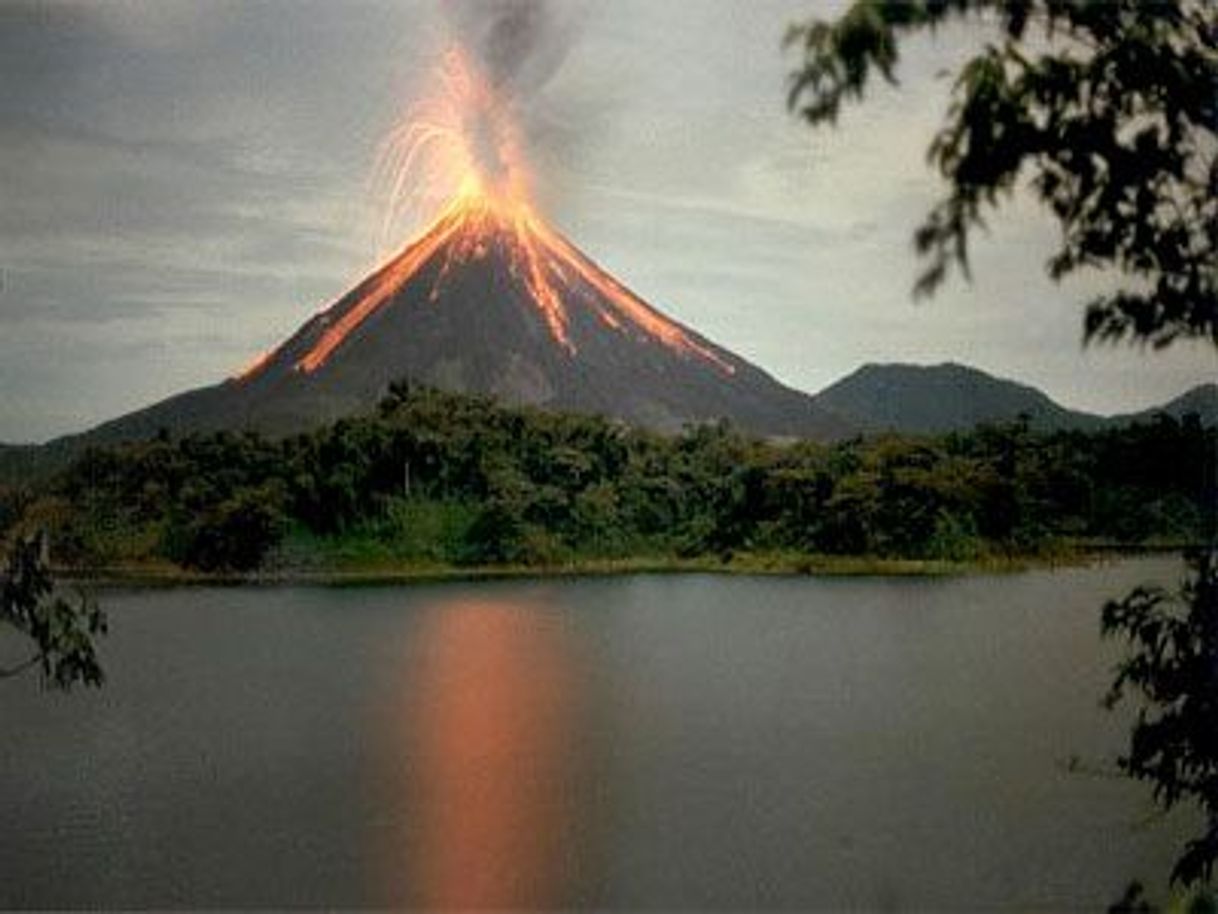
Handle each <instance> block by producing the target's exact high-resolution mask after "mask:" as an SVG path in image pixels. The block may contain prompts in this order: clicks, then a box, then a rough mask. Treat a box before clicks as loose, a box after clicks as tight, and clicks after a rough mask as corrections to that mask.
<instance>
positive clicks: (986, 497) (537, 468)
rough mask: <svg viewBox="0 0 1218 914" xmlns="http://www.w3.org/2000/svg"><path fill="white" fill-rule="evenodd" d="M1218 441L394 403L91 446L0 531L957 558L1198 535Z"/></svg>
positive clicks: (444, 558) (1, 493)
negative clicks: (720, 421) (668, 427)
mask: <svg viewBox="0 0 1218 914" xmlns="http://www.w3.org/2000/svg"><path fill="white" fill-rule="evenodd" d="M1216 434H1218V433H1216V431H1215V430H1214V429H1213V428H1209V429H1206V428H1204V427H1203V426H1202V425H1201V423H1200V422H1198V421H1197V420H1196V419H1195V418H1185V419H1184V420H1177V419H1174V418H1171V417H1167V416H1162V417H1158V418H1156V419H1155V420H1154V421H1153V422H1150V423H1144V424H1136V425H1133V426H1131V427H1127V428H1122V429H1106V430H1099V431H1095V432H1081V431H1056V432H1042V431H1036V430H1033V429H1032V428H1030V427H1029V424H1028V423H1027V422H1026V421H1021V422H1015V423H1009V424H1003V425H991V426H982V427H980V428H978V429H976V430H975V431H972V432H968V433H952V434H948V435H942V436H936V437H930V436H922V437H913V436H894V435H885V436H879V437H875V438H867V439H862V438H859V439H854V440H851V441H846V442H842V443H838V444H833V445H823V444H814V443H810V442H799V443H777V442H767V441H764V440H761V439H758V438H754V437H749V436H747V435H744V434H742V433H740V432H738V431H736V430H734V429H733V428H731V427H729V426H727V425H714V426H702V427H697V428H690V429H688V430H686V431H685V432H684V433H682V434H679V435H675V436H662V435H658V434H654V433H650V432H646V431H641V430H638V429H634V428H630V427H627V426H624V425H622V424H619V423H615V422H611V421H608V420H604V419H599V418H593V417H586V416H576V415H563V414H553V413H544V412H540V411H536V410H531V409H517V408H506V407H503V406H500V405H498V404H496V403H495V402H494V401H492V400H490V399H487V398H483V397H474V396H462V395H456V394H449V393H441V392H439V391H436V390H433V389H429V388H411V387H408V386H407V385H395V386H394V387H393V388H392V389H391V393H390V395H389V396H388V397H387V398H386V399H385V400H384V401H383V402H382V404H381V405H380V407H379V409H378V410H377V411H376V412H375V413H373V414H370V415H367V416H362V417H358V418H354V419H349V420H343V421H340V422H337V423H335V424H333V425H330V426H327V427H325V428H324V429H322V430H320V431H317V432H315V433H312V434H307V435H299V436H296V437H293V438H287V439H279V440H275V439H268V438H264V437H260V436H258V435H255V434H252V433H242V434H234V433H223V432H222V433H217V434H210V435H195V436H188V437H183V438H172V437H170V436H169V435H168V434H161V435H159V436H158V437H156V438H154V439H152V440H149V441H146V442H143V443H139V444H130V445H124V446H121V447H114V448H104V449H93V450H90V451H88V452H87V453H85V454H84V455H83V456H82V457H80V458H79V459H77V460H76V461H75V462H74V463H72V464H71V465H70V466H69V467H68V468H67V469H66V470H64V471H62V472H60V473H58V474H57V475H56V476H55V477H54V478H53V480H51V481H50V482H47V483H43V484H40V485H38V486H37V487H35V488H8V489H3V490H0V531H5V532H6V534H7V535H8V536H13V535H15V534H17V533H19V532H28V531H30V530H33V529H46V530H48V531H49V533H50V535H51V538H52V549H53V554H54V556H55V557H56V559H57V560H58V561H59V562H61V563H65V564H69V565H73V566H77V567H81V568H94V569H96V568H119V567H123V568H133V567H135V568H138V567H141V566H159V567H165V566H167V565H169V564H172V565H173V566H177V567H181V568H187V569H197V570H201V571H214V572H232V571H237V572H242V571H252V570H255V569H258V568H270V569H278V570H294V569H300V570H334V569H342V568H354V569H359V568H363V569H375V568H435V569H443V568H454V567H464V566H504V565H523V566H555V565H562V564H568V563H575V564H578V563H588V562H595V561H598V560H631V559H641V558H648V559H656V560H663V559H672V560H689V559H707V560H708V561H709V560H713V561H715V562H719V561H724V560H727V559H730V558H732V557H736V558H739V557H740V556H782V557H785V558H783V560H782V562H783V563H786V564H790V565H792V566H793V567H798V563H799V557H808V556H817V555H821V556H826V555H827V556H872V557H884V558H892V559H922V560H946V561H961V562H968V561H976V560H982V559H986V558H994V557H1010V556H1016V557H1018V556H1028V555H1036V554H1045V553H1051V552H1053V551H1054V550H1057V549H1061V548H1062V547H1063V545H1064V544H1074V545H1077V544H1080V543H1082V544H1088V543H1090V544H1096V543H1105V544H1116V543H1120V544H1145V543H1149V542H1156V541H1157V542H1163V543H1167V542H1172V543H1178V542H1181V541H1188V540H1195V539H1196V538H1197V537H1198V536H1199V534H1200V531H1201V522H1202V516H1203V512H1204V511H1205V510H1207V508H1208V506H1211V505H1213V504H1214V499H1215V483H1214V465H1215V460H1214V455H1215V453H1216V447H1218V441H1216Z"/></svg>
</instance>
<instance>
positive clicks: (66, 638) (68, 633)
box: [0, 536, 106, 689]
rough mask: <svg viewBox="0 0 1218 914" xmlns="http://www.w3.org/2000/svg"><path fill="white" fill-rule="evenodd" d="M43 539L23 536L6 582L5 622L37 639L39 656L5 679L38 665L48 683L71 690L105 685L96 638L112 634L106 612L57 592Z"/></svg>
mask: <svg viewBox="0 0 1218 914" xmlns="http://www.w3.org/2000/svg"><path fill="white" fill-rule="evenodd" d="M45 552H46V542H45V540H44V539H43V538H42V537H40V536H39V537H30V538H19V539H18V540H17V541H16V542H15V543H14V545H13V548H12V551H11V553H10V555H9V557H8V563H7V568H6V571H5V575H4V578H3V580H2V581H0V624H2V625H5V626H10V627H12V628H14V629H16V630H17V631H18V632H20V633H21V634H22V635H25V636H26V637H27V638H29V640H31V641H32V642H33V643H34V651H35V652H34V654H33V656H31V657H30V658H29V659H28V660H27V661H25V662H24V663H21V664H19V665H17V666H15V667H11V668H7V669H0V678H7V677H9V676H15V675H17V674H19V673H21V672H24V671H25V670H27V669H31V668H33V667H37V668H38V670H39V671H40V672H41V674H42V680H43V682H44V683H45V684H47V685H49V686H51V687H53V688H60V689H69V688H71V687H72V685H74V684H76V683H81V684H83V685H87V686H99V685H101V683H102V680H103V678H104V676H103V673H102V668H101V665H100V664H99V663H98V660H97V652H96V649H95V646H94V640H95V639H96V638H97V637H98V636H99V635H103V634H105V632H106V616H105V614H104V613H103V612H102V611H101V610H100V609H99V608H98V606H97V604H96V603H95V602H94V601H92V600H90V599H88V598H86V597H85V596H83V595H82V596H81V597H80V599H79V602H78V603H76V604H73V603H70V602H68V601H67V600H65V599H63V598H62V597H59V596H56V594H55V585H54V582H53V581H52V579H51V574H50V571H49V570H48V567H47V560H46V555H45Z"/></svg>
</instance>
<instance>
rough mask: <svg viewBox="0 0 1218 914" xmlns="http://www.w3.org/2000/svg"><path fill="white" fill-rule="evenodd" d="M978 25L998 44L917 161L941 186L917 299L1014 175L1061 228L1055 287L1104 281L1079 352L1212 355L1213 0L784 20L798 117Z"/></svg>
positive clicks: (1087, 2) (937, 1) (957, 90)
mask: <svg viewBox="0 0 1218 914" xmlns="http://www.w3.org/2000/svg"><path fill="white" fill-rule="evenodd" d="M974 14H975V15H977V16H979V17H982V18H984V19H985V20H987V21H992V22H993V24H994V26H995V31H996V33H997V34H996V38H995V41H994V42H992V43H990V44H988V45H987V46H986V47H985V49H984V50H983V51H981V53H979V54H978V55H977V56H975V57H974V58H972V59H971V60H970V61H968V62H967V63H966V64H965V65H964V66H963V67H962V68H961V70H960V72H959V73H958V74H957V77H956V81H955V84H954V87H953V89H952V93H951V96H952V97H951V104H950V107H949V109H948V113H947V117H946V120H945V122H944V124H943V125H942V127H941V129H940V130H939V132H938V134H937V135H936V136H935V137H934V139H933V141H932V142H931V144H930V148H929V150H928V158H929V160H930V162H931V164H932V165H933V166H934V167H935V168H936V169H937V171H938V172H939V174H940V175H941V176H942V177H943V179H944V181H945V183H946V185H947V192H946V194H945V196H944V197H943V198H942V199H941V200H940V202H939V203H938V204H937V205H935V206H934V207H933V208H932V209H931V211H930V212H929V213H928V214H927V216H926V218H925V220H924V221H923V223H922V225H921V226H920V227H919V228H918V229H917V231H916V233H915V236H914V241H915V245H916V248H917V250H918V252H919V253H920V254H921V255H922V256H923V257H924V258H925V259H926V268H925V270H924V272H923V273H922V274H921V276H920V277H919V279H918V280H917V283H916V285H915V293H916V294H917V295H928V294H930V293H933V292H934V291H935V290H936V289H937V288H938V287H939V285H940V284H941V283H942V282H943V281H944V279H945V278H946V277H947V275H948V273H949V271H950V270H951V269H952V268H953V267H955V268H958V269H959V270H960V271H961V272H962V273H963V274H964V275H965V276H966V277H967V276H968V271H969V256H968V250H969V240H970V238H971V235H972V232H973V231H974V230H975V229H976V228H978V227H981V226H983V225H984V216H985V213H986V211H987V210H990V209H997V208H999V207H1000V206H1001V204H1002V203H1003V202H1004V201H1006V200H1009V199H1010V198H1011V196H1012V195H1013V193H1014V191H1015V190H1016V188H1017V187H1018V185H1019V184H1020V182H1021V181H1022V180H1025V179H1026V181H1027V183H1028V185H1029V186H1030V187H1031V189H1032V191H1033V192H1034V193H1035V194H1036V195H1037V197H1039V199H1040V200H1041V202H1043V203H1044V204H1045V205H1046V206H1047V207H1048V209H1049V210H1050V211H1051V212H1052V213H1053V215H1054V216H1055V217H1056V218H1057V220H1058V222H1059V223H1060V225H1061V230H1062V235H1061V245H1060V247H1059V249H1058V250H1057V251H1056V253H1054V255H1053V256H1052V257H1051V259H1050V260H1049V262H1048V264H1047V267H1048V272H1049V274H1050V276H1052V277H1053V278H1054V279H1060V278H1062V277H1064V276H1066V275H1068V274H1070V273H1073V272H1075V271H1076V270H1080V269H1084V268H1098V269H1111V270H1115V271H1116V272H1117V273H1119V274H1120V275H1121V276H1122V277H1123V279H1124V282H1123V284H1122V285H1123V287H1122V288H1121V289H1119V290H1118V291H1116V292H1113V293H1111V294H1105V295H1101V296H1099V297H1097V298H1095V299H1094V300H1093V301H1091V302H1090V303H1089V304H1088V306H1087V312H1086V320H1085V337H1086V339H1088V340H1093V339H1098V340H1112V341H1116V340H1121V339H1130V340H1135V341H1139V342H1149V343H1152V344H1154V345H1155V346H1166V345H1168V344H1169V343H1171V342H1172V341H1173V340H1176V339H1179V338H1188V337H1193V338H1208V339H1209V340H1211V341H1213V342H1214V343H1215V344H1216V345H1218V270H1215V268H1214V264H1215V263H1218V154H1216V151H1218V50H1216V48H1218V4H1215V3H1213V2H1212V0H1100V2H1095V0H855V2H854V3H853V4H852V5H851V6H850V8H849V10H848V11H847V12H846V13H845V14H844V15H843V16H841V17H840V18H839V19H837V20H836V21H833V22H825V21H822V20H814V21H812V22H810V23H807V24H802V25H798V26H795V27H793V28H792V29H791V31H790V33H789V35H788V43H789V44H790V45H791V46H793V47H797V48H798V49H799V50H800V51H801V53H802V56H803V60H802V64H801V65H800V66H799V68H798V69H797V70H796V71H795V72H794V73H793V74H792V77H791V88H790V94H789V96H788V100H789V104H790V106H791V108H792V109H793V110H796V111H798V112H799V113H800V114H801V115H802V116H803V117H804V118H806V119H807V120H808V122H809V123H811V124H814V125H815V124H821V123H835V122H836V121H837V118H838V116H839V114H840V112H841V108H842V105H843V103H844V102H847V101H852V100H860V99H862V98H863V96H864V93H865V91H866V89H867V87H868V84H869V83H870V82H871V81H872V78H873V76H874V75H875V74H878V75H879V76H880V77H882V78H883V79H885V80H887V81H888V82H891V83H895V82H896V66H897V63H898V60H899V46H900V41H901V39H902V38H904V37H906V36H908V35H910V34H912V33H914V32H918V31H922V30H926V29H933V28H935V27H936V26H939V25H940V24H942V23H943V22H944V21H945V20H948V19H951V18H963V17H966V16H970V15H974Z"/></svg>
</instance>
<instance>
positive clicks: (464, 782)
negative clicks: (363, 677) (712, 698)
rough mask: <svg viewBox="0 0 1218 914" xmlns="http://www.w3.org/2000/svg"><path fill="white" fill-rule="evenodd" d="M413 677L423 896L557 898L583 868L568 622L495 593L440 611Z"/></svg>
mask: <svg viewBox="0 0 1218 914" xmlns="http://www.w3.org/2000/svg"><path fill="white" fill-rule="evenodd" d="M422 634H423V641H422V644H421V648H422V651H421V655H420V663H419V665H418V667H417V670H416V673H415V675H414V676H413V677H412V678H413V690H414V691H413V698H412V700H413V701H414V702H415V707H416V713H415V725H416V727H417V730H416V732H415V734H414V736H415V740H416V742H415V745H416V746H417V751H418V755H417V760H418V764H417V766H416V767H415V769H414V784H413V786H414V794H415V799H416V802H415V804H414V805H415V810H416V815H417V817H418V818H417V820H416V823H415V824H416V826H417V831H416V834H417V836H418V839H419V843H418V845H417V852H416V854H415V860H414V863H415V865H416V866H417V871H416V873H415V876H416V879H415V887H416V890H417V896H416V897H417V898H418V900H419V901H420V902H421V903H422V904H423V905H425V906H426V907H428V908H432V909H449V910H452V909H471V908H513V909H534V910H535V909H538V908H553V907H556V906H559V905H560V904H561V903H562V902H563V901H564V895H565V894H566V892H567V890H568V889H569V887H570V885H571V880H572V878H573V876H574V873H573V872H572V864H573V863H574V862H575V861H574V860H573V859H572V858H573V856H575V855H573V853H572V851H573V848H574V845H575V844H576V843H578V842H573V840H572V839H573V838H574V835H573V825H574V822H573V814H574V812H575V808H574V801H575V794H576V793H577V792H578V790H577V782H578V780H579V777H578V775H579V772H578V768H579V766H578V765H576V764H575V763H574V762H575V748H576V745H575V743H576V741H575V740H574V738H573V727H574V726H575V724H576V721H577V717H578V714H577V709H576V702H577V700H578V696H579V689H578V688H577V680H576V677H575V672H574V671H575V665H574V664H573V662H572V658H571V654H570V650H569V646H568V644H567V642H566V636H565V632H564V631H563V630H562V628H561V622H560V620H558V619H556V618H554V617H553V616H550V615H549V614H547V613H545V612H544V611H535V610H533V609H530V608H519V607H513V606H505V605H495V604H491V603H472V602H471V603H461V604H456V605H449V606H447V607H444V608H443V609H440V610H438V611H437V612H436V613H435V614H434V616H433V617H432V618H431V619H429V621H428V623H427V624H426V625H425V630H424V632H423V633H422Z"/></svg>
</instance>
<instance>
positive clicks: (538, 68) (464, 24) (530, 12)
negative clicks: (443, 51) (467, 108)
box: [444, 0, 574, 103]
mask: <svg viewBox="0 0 1218 914" xmlns="http://www.w3.org/2000/svg"><path fill="white" fill-rule="evenodd" d="M444 10H445V13H446V15H447V19H448V24H449V28H450V30H451V31H452V34H453V37H454V39H455V40H456V41H457V42H458V43H459V44H460V45H461V47H462V48H464V49H465V51H466V53H468V54H469V55H470V57H471V59H472V60H473V61H474V63H475V64H476V65H477V66H478V67H479V69H480V70H481V72H482V75H483V76H484V77H485V78H486V79H487V81H488V82H489V83H490V84H491V86H493V87H494V88H495V90H496V91H497V92H499V93H502V94H503V95H504V96H505V97H506V98H507V100H508V101H509V102H512V103H519V102H522V101H527V99H528V98H529V96H531V95H533V94H534V93H536V92H537V91H539V90H540V89H541V88H542V87H544V86H545V84H546V83H548V82H549V81H550V79H551V78H553V76H554V74H555V73H557V72H558V70H559V68H560V67H561V66H562V64H563V61H564V60H566V57H567V54H568V52H569V50H570V47H571V41H572V38H573V32H574V28H573V23H574V19H573V17H572V16H571V15H570V13H569V11H568V12H566V13H564V12H563V11H561V10H560V9H559V6H558V4H557V3H554V2H552V0H447V2H446V3H445V4H444Z"/></svg>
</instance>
